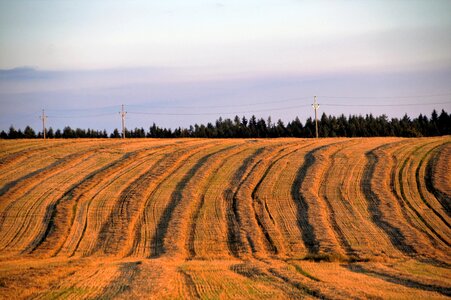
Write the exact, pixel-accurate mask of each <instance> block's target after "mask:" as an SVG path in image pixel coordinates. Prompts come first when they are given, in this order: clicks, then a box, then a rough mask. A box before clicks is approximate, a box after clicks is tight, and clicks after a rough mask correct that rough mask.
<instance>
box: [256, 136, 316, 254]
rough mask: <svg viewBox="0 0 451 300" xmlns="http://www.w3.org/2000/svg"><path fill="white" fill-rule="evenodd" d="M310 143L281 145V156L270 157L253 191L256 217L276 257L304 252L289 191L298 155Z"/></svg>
mask: <svg viewBox="0 0 451 300" xmlns="http://www.w3.org/2000/svg"><path fill="white" fill-rule="evenodd" d="M311 146H312V143H307V144H304V143H301V142H299V141H297V142H296V143H295V144H294V145H292V146H291V147H290V145H288V147H286V148H284V149H283V150H282V151H281V152H280V155H277V156H276V157H274V158H273V159H272V161H271V163H270V164H269V166H268V168H267V169H266V171H265V172H264V174H263V176H262V177H261V179H260V181H259V182H258V183H257V185H256V186H255V188H254V190H253V192H252V196H253V199H254V208H255V210H256V212H257V215H258V218H259V220H260V222H261V223H262V226H264V228H265V230H266V231H267V233H268V235H269V238H270V239H271V241H272V242H273V243H274V246H275V248H276V251H277V255H278V256H279V257H285V256H290V255H298V256H301V255H303V254H305V252H306V250H305V247H304V245H303V243H302V238H301V236H302V234H301V233H300V228H299V227H298V226H296V222H297V221H298V214H297V209H296V203H295V202H294V200H293V198H292V197H291V194H290V191H291V187H292V184H293V182H294V177H295V174H296V170H297V167H299V165H300V164H298V165H297V167H293V166H296V164H297V163H296V162H297V161H299V160H302V156H301V155H299V154H300V153H301V152H302V151H305V149H306V148H307V149H308V148H310V147H311Z"/></svg>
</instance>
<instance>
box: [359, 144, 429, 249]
mask: <svg viewBox="0 0 451 300" xmlns="http://www.w3.org/2000/svg"><path fill="white" fill-rule="evenodd" d="M408 149H409V141H408V140H402V141H401V142H398V143H391V144H388V145H384V146H380V147H378V148H375V149H373V150H371V151H368V152H367V153H366V156H367V159H368V163H367V166H366V171H365V174H364V176H363V178H362V181H361V186H362V190H363V192H364V193H365V195H366V198H367V200H368V210H369V213H370V215H371V219H372V221H373V222H374V223H375V224H376V226H378V227H379V228H381V229H382V230H383V231H385V232H386V234H387V236H388V237H389V238H390V241H391V243H392V245H393V246H394V247H396V248H397V249H398V250H399V251H401V252H402V253H403V254H405V255H408V256H412V257H417V255H418V254H426V253H427V252H428V251H429V249H431V248H433V246H432V245H431V244H430V242H429V240H428V239H427V238H425V236H424V235H423V234H422V233H421V232H420V231H419V230H418V229H417V227H416V225H415V224H414V223H412V221H411V217H410V216H409V213H408V212H407V208H406V205H405V203H404V201H402V200H401V199H399V197H398V196H397V192H396V186H395V183H394V182H393V180H394V176H395V173H396V172H395V171H396V170H397V158H396V156H395V152H398V153H399V152H400V151H408Z"/></svg>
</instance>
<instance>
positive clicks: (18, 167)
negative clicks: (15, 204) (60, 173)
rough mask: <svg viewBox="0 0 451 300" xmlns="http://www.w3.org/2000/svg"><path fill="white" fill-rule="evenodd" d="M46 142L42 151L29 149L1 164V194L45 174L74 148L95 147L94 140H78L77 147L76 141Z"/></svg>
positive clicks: (81, 150)
mask: <svg viewBox="0 0 451 300" xmlns="http://www.w3.org/2000/svg"><path fill="white" fill-rule="evenodd" d="M43 143H44V142H43ZM44 144H47V145H48V146H45V147H42V148H41V149H40V150H42V151H30V152H28V151H27V150H24V151H25V152H26V153H23V155H20V156H19V157H17V158H16V159H13V160H12V161H10V162H8V163H5V164H3V165H0V168H1V169H2V172H1V173H0V196H2V195H3V194H5V193H7V192H8V191H9V190H11V189H14V187H16V189H17V188H21V187H23V186H24V181H25V180H26V179H29V178H32V177H35V176H41V173H42V172H43V174H45V171H47V170H48V169H49V168H51V167H54V166H56V165H58V163H59V162H61V161H63V160H65V157H67V156H69V155H71V154H74V148H76V149H77V150H78V152H80V153H82V152H83V151H88V150H89V149H90V148H92V147H93V143H92V141H91V142H88V141H87V142H78V143H77V144H76V147H74V146H75V142H74V141H72V142H62V141H57V142H50V143H47V142H45V143H44ZM104 144H105V143H104ZM94 145H95V144H94ZM100 148H102V147H100ZM25 183H26V182H25ZM0 205H1V204H0Z"/></svg>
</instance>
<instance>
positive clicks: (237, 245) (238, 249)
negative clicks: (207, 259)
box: [223, 144, 265, 257]
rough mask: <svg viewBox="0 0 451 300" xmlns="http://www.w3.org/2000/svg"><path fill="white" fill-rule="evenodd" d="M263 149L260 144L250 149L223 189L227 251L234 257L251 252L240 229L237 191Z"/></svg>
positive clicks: (240, 221) (240, 220)
mask: <svg viewBox="0 0 451 300" xmlns="http://www.w3.org/2000/svg"><path fill="white" fill-rule="evenodd" d="M264 150H265V147H264V146H262V145H261V144H259V145H258V148H256V149H255V150H254V149H252V152H251V154H250V155H249V156H248V157H246V158H245V159H243V161H242V164H241V165H240V167H239V168H238V169H237V170H236V172H235V173H234V174H233V178H232V180H231V182H230V186H229V187H227V188H226V189H225V191H224V196H223V197H224V199H225V201H226V212H227V236H228V245H229V253H231V255H233V256H235V257H242V256H243V254H244V253H250V252H251V251H250V249H249V245H248V244H247V243H246V237H245V235H244V234H243V231H242V230H241V224H242V217H241V216H240V212H239V210H238V199H237V193H238V191H239V190H240V188H241V185H242V184H243V182H244V180H245V178H246V177H247V176H249V171H250V170H251V169H252V166H253V163H254V161H255V160H256V158H257V157H258V156H259V155H261V154H262V153H263V152H264Z"/></svg>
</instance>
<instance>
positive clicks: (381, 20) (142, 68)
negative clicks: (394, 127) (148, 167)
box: [0, 0, 451, 131]
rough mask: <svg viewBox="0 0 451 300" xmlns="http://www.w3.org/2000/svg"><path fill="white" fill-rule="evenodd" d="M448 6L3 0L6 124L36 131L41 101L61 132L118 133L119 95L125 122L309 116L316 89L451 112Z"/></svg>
mask: <svg viewBox="0 0 451 300" xmlns="http://www.w3.org/2000/svg"><path fill="white" fill-rule="evenodd" d="M450 11H451V2H450V1H439V0H435V1H396V0H393V1H295V0H292V1H284V0H282V1H223V2H221V1H104V0H94V1H24V0H19V1H0V69H1V70H0V108H1V111H0V130H1V129H7V128H8V127H9V126H10V125H11V124H13V125H14V126H16V127H19V128H23V127H24V126H25V125H27V124H30V125H32V126H33V127H35V128H36V129H39V124H40V123H39V119H38V118H37V115H39V113H40V111H41V109H43V108H44V109H46V111H47V112H48V113H47V114H48V115H49V122H48V123H49V125H51V126H52V127H54V128H58V127H59V128H61V127H63V126H65V125H70V126H73V127H84V128H86V127H91V128H96V129H103V128H106V129H107V130H109V131H111V130H112V129H113V128H114V127H119V125H120V123H119V122H120V120H119V115H118V114H117V111H118V110H119V106H120V104H125V105H126V108H127V110H128V111H129V115H128V116H127V124H128V127H141V126H143V127H148V126H149V125H151V124H152V122H155V123H157V124H159V125H162V126H167V127H172V128H174V127H178V126H188V125H190V124H193V123H196V122H197V123H200V122H210V121H214V120H215V119H217V118H218V117H219V116H220V115H222V116H223V117H233V113H238V114H240V115H243V114H245V115H247V116H250V115H252V113H255V115H256V116H258V117H264V118H266V117H267V116H268V115H271V116H272V118H273V119H278V118H282V120H285V121H288V120H291V119H292V118H294V117H295V116H296V115H297V116H299V117H300V118H301V120H305V118H307V117H309V116H311V115H312V109H311V108H310V107H309V104H310V103H311V102H312V100H311V98H312V96H313V95H318V96H319V97H318V101H319V102H320V104H321V103H323V104H324V105H322V106H321V108H320V110H321V112H323V111H324V112H326V113H327V114H334V115H337V114H341V113H345V114H349V113H355V114H359V113H361V114H366V113H370V112H371V113H373V114H381V113H385V114H387V115H389V116H396V117H398V116H402V115H403V114H404V113H408V114H410V115H412V116H416V115H418V114H419V113H420V112H423V113H427V114H429V113H430V112H431V111H432V109H434V108H436V109H442V108H444V109H446V110H448V111H451V103H450V101H451V99H450V98H451V15H450V14H449V12H450ZM328 97H329V98H328ZM445 102H447V103H445ZM412 103H418V104H422V105H418V106H412V105H408V106H394V107H393V106H371V105H374V104H377V105H383V104H412ZM433 103H445V104H433ZM328 104H329V105H328ZM334 104H350V105H358V104H363V106H360V107H359V106H346V107H344V106H333V105H334ZM147 112H149V113H157V114H156V115H151V114H149V115H145V114H138V113H147Z"/></svg>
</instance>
